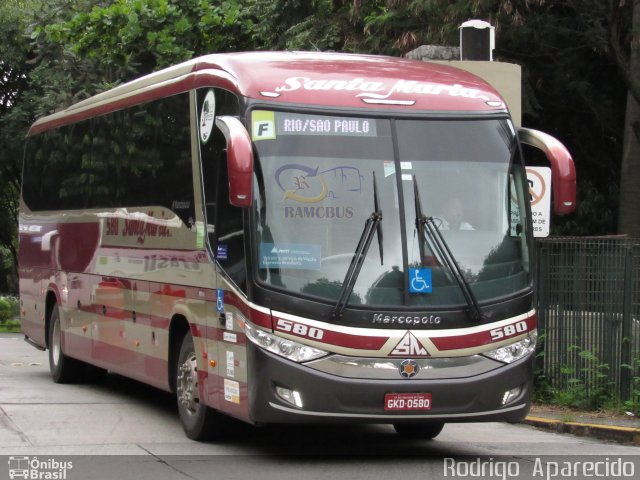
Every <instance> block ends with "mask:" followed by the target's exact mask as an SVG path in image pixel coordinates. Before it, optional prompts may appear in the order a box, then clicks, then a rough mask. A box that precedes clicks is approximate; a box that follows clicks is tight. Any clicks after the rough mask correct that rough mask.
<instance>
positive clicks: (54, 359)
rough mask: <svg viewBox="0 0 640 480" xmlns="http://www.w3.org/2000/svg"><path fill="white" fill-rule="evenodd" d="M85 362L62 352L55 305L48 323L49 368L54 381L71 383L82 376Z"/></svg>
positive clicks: (57, 308)
mask: <svg viewBox="0 0 640 480" xmlns="http://www.w3.org/2000/svg"><path fill="white" fill-rule="evenodd" d="M84 367H85V364H84V363H83V362H81V361H80V360H76V359H75V358H71V357H68V356H66V355H65V354H64V353H62V328H61V327H60V307H58V305H55V306H54V307H53V311H52V312H51V320H50V324H49V370H50V371H51V378H53V381H54V382H56V383H73V382H75V381H78V380H80V379H81V378H82V374H83V371H84Z"/></svg>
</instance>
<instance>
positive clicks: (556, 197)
mask: <svg viewBox="0 0 640 480" xmlns="http://www.w3.org/2000/svg"><path fill="white" fill-rule="evenodd" d="M518 136H519V137H520V142H522V143H526V144H527V145H531V146H532V147H535V148H537V149H539V150H542V151H543V152H544V154H545V155H546V157H547V159H548V160H549V163H551V186H552V189H553V211H554V212H555V213H556V214H557V215H566V214H568V213H572V212H573V211H574V210H575V209H576V168H575V166H574V164H573V158H571V154H570V153H569V151H568V150H567V148H566V147H565V146H564V145H563V144H562V143H561V142H560V141H559V140H557V139H556V138H554V137H552V136H551V135H548V134H546V133H544V132H540V131H538V130H532V129H530V128H519V129H518Z"/></svg>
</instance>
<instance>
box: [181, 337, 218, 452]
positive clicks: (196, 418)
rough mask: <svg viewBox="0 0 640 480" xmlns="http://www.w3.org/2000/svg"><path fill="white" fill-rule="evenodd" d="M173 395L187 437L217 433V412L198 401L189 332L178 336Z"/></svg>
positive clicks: (195, 368) (205, 437) (205, 436)
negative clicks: (174, 394)
mask: <svg viewBox="0 0 640 480" xmlns="http://www.w3.org/2000/svg"><path fill="white" fill-rule="evenodd" d="M176 397H177V401H178V414H179V416H180V422H181V423H182V428H183V430H184V433H185V434H186V435H187V437H189V438H190V439H192V440H199V441H202V440H209V439H212V438H214V437H216V436H218V435H219V434H220V427H221V418H220V415H219V414H218V413H217V412H215V411H214V410H213V409H211V408H209V407H207V406H206V405H205V404H204V403H203V402H201V401H200V391H199V382H198V365H197V357H196V353H195V349H194V346H193V337H192V336H191V334H190V333H187V334H185V336H184V338H183V339H182V345H181V346H180V354H179V355H178V363H177V365H176Z"/></svg>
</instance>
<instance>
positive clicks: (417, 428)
mask: <svg viewBox="0 0 640 480" xmlns="http://www.w3.org/2000/svg"><path fill="white" fill-rule="evenodd" d="M393 428H395V430H396V433H397V434H398V435H401V436H403V437H406V438H413V439H419V440H431V439H433V438H436V437H437V436H438V435H439V434H440V432H442V429H443V428H444V423H440V422H438V423H394V424H393Z"/></svg>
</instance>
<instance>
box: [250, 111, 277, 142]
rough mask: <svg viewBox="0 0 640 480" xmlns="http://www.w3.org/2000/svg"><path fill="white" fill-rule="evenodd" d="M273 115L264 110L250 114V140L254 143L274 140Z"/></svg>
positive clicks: (273, 113)
mask: <svg viewBox="0 0 640 480" xmlns="http://www.w3.org/2000/svg"><path fill="white" fill-rule="evenodd" d="M275 115H276V114H275V112H267V111H265V110H254V111H253V112H251V139H252V140H253V141H254V142H257V141H258V140H275V138H276V127H275V125H276V121H275Z"/></svg>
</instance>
